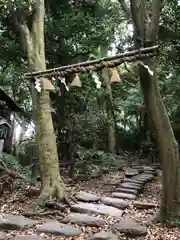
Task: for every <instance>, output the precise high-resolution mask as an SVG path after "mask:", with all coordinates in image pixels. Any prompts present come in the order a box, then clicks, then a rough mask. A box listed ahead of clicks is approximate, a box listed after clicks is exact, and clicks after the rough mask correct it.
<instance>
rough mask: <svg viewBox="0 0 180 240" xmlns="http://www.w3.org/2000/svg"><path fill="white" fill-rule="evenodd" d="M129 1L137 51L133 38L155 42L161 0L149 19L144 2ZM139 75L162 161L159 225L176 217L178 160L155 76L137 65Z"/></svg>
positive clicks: (149, 62)
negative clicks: (160, 222)
mask: <svg viewBox="0 0 180 240" xmlns="http://www.w3.org/2000/svg"><path fill="white" fill-rule="evenodd" d="M130 2H131V13H132V20H133V24H134V31H135V32H134V36H135V46H136V48H139V42H138V39H137V37H140V39H143V40H145V41H148V42H151V43H152V42H153V41H154V40H155V39H156V37H157V34H158V22H159V16H160V12H161V9H162V3H163V1H161V0H154V1H153V3H152V6H153V7H152V16H151V19H149V17H148V14H147V12H146V9H145V6H144V3H143V2H144V1H140V0H131V1H130ZM141 44H142V41H141ZM140 47H142V45H141V46H140ZM143 64H145V65H147V66H148V67H149V69H151V70H152V71H153V72H154V70H155V69H154V65H153V60H152V59H151V58H149V59H146V60H144V61H143ZM139 76H140V83H141V88H142V91H143V94H144V101H145V105H146V107H147V109H148V113H149V116H151V118H152V119H151V120H152V123H153V125H154V126H153V127H154V130H155V134H156V138H157V143H158V147H159V151H160V156H161V160H162V170H163V171H162V199H161V208H160V214H159V217H160V218H159V220H160V221H162V222H166V221H168V220H176V219H178V218H179V214H180V161H179V151H178V145H177V142H176V139H175V137H174V133H173V130H172V126H171V123H170V120H169V117H168V114H167V111H166V108H165V106H164V103H163V100H162V97H161V94H160V90H159V88H158V85H157V79H156V76H155V73H153V76H152V75H151V74H150V73H149V71H148V70H147V69H146V68H144V66H142V65H139Z"/></svg>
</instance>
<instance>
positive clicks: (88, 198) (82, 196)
mask: <svg viewBox="0 0 180 240" xmlns="http://www.w3.org/2000/svg"><path fill="white" fill-rule="evenodd" d="M76 198H77V199H78V200H79V201H83V202H98V201H99V199H100V197H98V196H97V195H95V194H92V193H87V192H83V191H80V192H78V193H76Z"/></svg>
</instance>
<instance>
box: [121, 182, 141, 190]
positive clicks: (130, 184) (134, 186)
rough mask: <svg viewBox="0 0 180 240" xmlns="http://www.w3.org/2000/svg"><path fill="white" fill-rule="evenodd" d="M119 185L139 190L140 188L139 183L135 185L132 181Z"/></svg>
mask: <svg viewBox="0 0 180 240" xmlns="http://www.w3.org/2000/svg"><path fill="white" fill-rule="evenodd" d="M120 187H121V188H126V189H134V190H140V189H141V188H142V187H141V185H135V184H133V183H122V184H121V185H120Z"/></svg>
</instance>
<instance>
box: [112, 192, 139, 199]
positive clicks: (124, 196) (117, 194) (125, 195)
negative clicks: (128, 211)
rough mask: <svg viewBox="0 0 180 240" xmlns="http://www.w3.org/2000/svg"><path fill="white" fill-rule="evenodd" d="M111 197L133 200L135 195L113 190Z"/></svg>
mask: <svg viewBox="0 0 180 240" xmlns="http://www.w3.org/2000/svg"><path fill="white" fill-rule="evenodd" d="M112 197H115V198H121V199H129V200H134V199H136V195H134V194H130V193H121V192H113V193H112Z"/></svg>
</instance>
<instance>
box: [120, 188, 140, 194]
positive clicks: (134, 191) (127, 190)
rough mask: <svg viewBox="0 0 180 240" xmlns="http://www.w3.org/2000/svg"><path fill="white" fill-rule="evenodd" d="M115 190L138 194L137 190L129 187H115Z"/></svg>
mask: <svg viewBox="0 0 180 240" xmlns="http://www.w3.org/2000/svg"><path fill="white" fill-rule="evenodd" d="M115 191H116V192H123V193H130V194H134V195H137V194H138V191H137V190H136V189H129V188H116V189H115Z"/></svg>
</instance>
